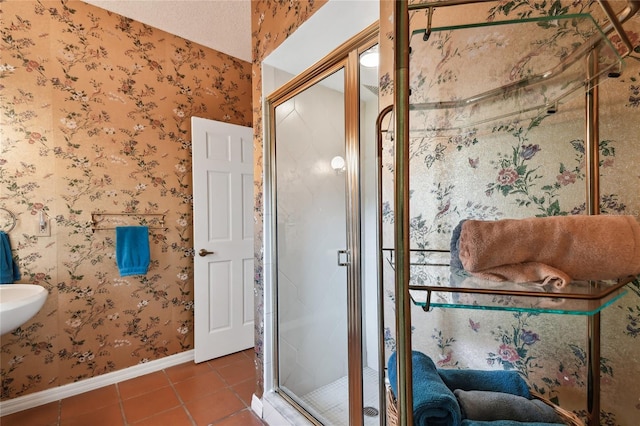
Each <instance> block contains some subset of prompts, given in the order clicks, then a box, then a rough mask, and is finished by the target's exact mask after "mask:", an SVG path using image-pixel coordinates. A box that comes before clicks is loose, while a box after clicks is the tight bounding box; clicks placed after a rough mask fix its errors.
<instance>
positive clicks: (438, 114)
mask: <svg viewBox="0 0 640 426" xmlns="http://www.w3.org/2000/svg"><path fill="white" fill-rule="evenodd" d="M425 33H426V30H416V31H414V32H413V33H412V35H411V40H410V43H409V45H410V52H411V53H410V55H411V56H410V70H409V75H410V83H409V84H410V87H411V95H410V97H409V109H410V129H412V130H414V129H420V130H446V129H459V128H469V127H471V126H474V125H478V124H481V123H486V122H489V121H494V120H498V119H503V118H507V117H512V116H515V115H518V118H532V117H536V116H540V115H544V114H550V113H554V112H555V111H556V110H558V108H559V105H560V104H561V103H562V102H563V101H565V100H566V98H567V97H568V96H569V95H571V94H572V93H574V92H576V91H578V89H581V88H583V89H584V88H585V87H586V85H587V84H588V83H589V82H591V83H592V84H598V83H600V82H602V81H603V80H605V78H606V76H607V75H608V73H609V72H613V71H619V67H620V66H621V61H622V59H621V57H620V55H619V54H618V52H617V50H616V49H615V48H614V47H613V46H612V45H611V43H610V41H609V39H608V38H607V37H606V35H605V34H604V33H603V32H602V30H601V29H600V27H598V24H597V23H596V22H595V21H594V20H593V18H592V17H591V15H588V14H573V15H563V16H561V17H558V16H552V17H540V18H530V19H522V20H512V21H499V22H486V23H481V24H474V25H464V26H452V27H440V28H433V29H432V30H431V32H430V35H429V37H428V39H427V40H426V41H425V40H424V36H425ZM523 34H526V35H527V36H526V37H524V36H523ZM591 52H597V64H598V66H597V72H595V73H593V75H589V68H590V67H589V61H588V56H589V55H590V53H591ZM462 83H464V84H462Z"/></svg>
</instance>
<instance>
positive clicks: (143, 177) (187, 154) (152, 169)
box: [0, 0, 251, 400]
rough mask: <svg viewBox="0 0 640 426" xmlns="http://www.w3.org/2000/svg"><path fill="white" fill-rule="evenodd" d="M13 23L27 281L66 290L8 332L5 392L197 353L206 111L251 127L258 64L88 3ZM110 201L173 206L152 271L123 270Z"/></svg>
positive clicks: (44, 4) (24, 12) (14, 14)
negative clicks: (194, 164) (197, 254)
mask: <svg viewBox="0 0 640 426" xmlns="http://www.w3.org/2000/svg"><path fill="white" fill-rule="evenodd" d="M1 19H2V22H1V24H0V28H1V31H2V42H1V45H0V46H1V49H2V59H1V60H0V78H1V80H0V108H1V109H2V118H1V119H0V120H1V121H0V137H1V144H2V145H1V150H0V164H1V166H2V167H1V168H0V191H1V192H0V205H1V206H4V207H6V208H8V209H10V210H11V211H12V212H14V213H15V214H16V216H17V217H18V222H17V226H16V228H15V229H14V230H13V231H12V232H11V233H10V239H11V243H12V247H13V249H14V253H13V254H14V256H15V257H16V259H17V260H18V263H19V265H20V269H21V272H22V280H21V282H29V283H35V284H39V285H42V286H44V287H46V288H47V290H48V291H49V293H50V294H49V297H48V299H47V302H46V304H45V306H44V308H43V309H42V310H41V311H40V313H39V314H37V315H36V316H35V317H34V318H33V320H31V321H29V322H28V323H27V324H25V325H24V326H23V327H21V328H19V329H18V330H16V331H15V332H13V333H11V334H6V335H3V336H2V337H1V340H0V343H1V352H0V356H1V373H2V399H3V400H4V399H9V398H14V397H17V396H21V395H25V394H28V393H31V392H35V391H40V390H44V389H48V388H52V387H55V386H58V385H63V384H66V383H70V382H74V381H78V380H81V379H85V378H89V377H94V376H97V375H100V374H103V373H107V372H111V371H114V370H118V369H121V368H125V367H129V366H132V365H135V364H138V363H142V362H147V361H151V360H155V359H159V358H162V357H164V356H167V355H172V354H176V353H179V352H182V351H185V350H189V349H192V348H193V273H192V269H193V259H192V256H193V248H192V228H191V223H192V218H191V209H192V206H191V199H192V195H191V141H190V138H191V135H190V117H191V116H194V115H195V116H200V117H205V118H210V119H214V120H219V121H226V122H231V123H235V124H241V125H245V126H250V125H251V71H250V66H251V65H250V64H249V63H247V62H244V61H241V60H238V59H235V58H232V57H230V56H228V55H225V54H222V53H220V52H216V51H213V50H211V49H208V48H204V47H202V46H199V45H196V44H194V43H191V42H188V41H186V40H184V39H181V38H178V37H176V36H173V35H171V34H167V33H165V32H162V31H159V30H156V29H154V28H151V27H147V26H145V25H142V24H140V23H137V22H134V21H132V20H129V19H125V18H123V17H121V16H118V15H115V14H111V13H108V12H106V11H104V10H102V9H99V8H96V7H93V6H89V5H87V4H85V3H82V2H79V1H23V0H20V1H17V0H16V1H13V0H11V1H5V2H3V3H2V17H1ZM41 211H44V212H46V214H47V215H48V216H49V217H50V218H51V223H52V234H51V237H41V238H37V237H35V236H34V228H35V226H34V224H35V220H36V217H38V215H39V212H41ZM95 211H104V212H133V213H164V212H166V217H165V226H166V229H154V230H152V232H151V233H152V235H151V236H150V239H151V240H150V242H151V266H150V268H149V271H148V273H147V274H146V275H144V276H130V277H120V276H119V273H118V269H117V266H116V262H115V257H114V254H115V245H114V242H115V234H114V231H113V230H103V231H96V232H92V229H91V224H90V221H91V213H92V212H95ZM138 219H139V220H145V219H146V220H149V219H151V217H150V216H148V217H145V216H141V217H138V218H136V217H133V218H131V220H133V221H137V220H138Z"/></svg>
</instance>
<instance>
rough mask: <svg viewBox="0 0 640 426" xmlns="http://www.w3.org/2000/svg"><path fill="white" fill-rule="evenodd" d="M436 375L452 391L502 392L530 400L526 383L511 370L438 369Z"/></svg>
mask: <svg viewBox="0 0 640 426" xmlns="http://www.w3.org/2000/svg"><path fill="white" fill-rule="evenodd" d="M438 374H439V375H440V377H441V378H442V381H443V382H444V384H445V385H447V387H448V388H449V389H451V390H452V391H454V390H456V389H461V390H464V391H471V390H478V391H491V392H503V393H508V394H511V395H518V396H521V397H523V398H527V399H529V398H531V394H530V393H529V386H528V385H527V382H525V381H524V379H523V378H522V377H521V376H520V374H518V373H517V372H516V371H513V370H455V369H440V370H438Z"/></svg>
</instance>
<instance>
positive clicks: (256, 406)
mask: <svg viewBox="0 0 640 426" xmlns="http://www.w3.org/2000/svg"><path fill="white" fill-rule="evenodd" d="M251 409H252V410H253V412H254V413H256V415H257V416H258V417H260V418H262V401H261V400H260V398H258V397H257V396H256V394H255V393H254V394H253V395H251Z"/></svg>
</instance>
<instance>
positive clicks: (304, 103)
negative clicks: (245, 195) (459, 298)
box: [265, 24, 383, 425]
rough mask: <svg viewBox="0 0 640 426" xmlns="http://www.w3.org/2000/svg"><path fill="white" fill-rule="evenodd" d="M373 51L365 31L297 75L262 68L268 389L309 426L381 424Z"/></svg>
mask: <svg viewBox="0 0 640 426" xmlns="http://www.w3.org/2000/svg"><path fill="white" fill-rule="evenodd" d="M375 53H377V24H372V25H370V26H369V27H367V28H366V29H365V30H364V31H362V32H361V33H359V34H358V35H357V36H355V37H354V38H352V39H350V40H349V41H347V42H346V43H344V44H343V45H341V46H340V47H338V48H337V49H335V50H334V51H333V52H331V53H330V54H329V55H328V56H326V57H325V58H323V59H322V60H321V61H320V62H318V63H317V64H316V65H314V66H312V67H311V68H310V69H308V70H307V71H305V72H303V73H301V74H298V75H292V74H290V73H287V72H285V71H283V70H281V69H276V68H273V69H270V70H269V72H270V74H269V75H270V78H271V79H272V83H273V84H274V86H275V87H278V89H277V90H276V91H274V92H273V93H271V94H270V95H269V96H268V98H267V102H266V107H265V112H266V115H267V116H268V124H267V120H265V122H266V124H267V134H268V135H269V136H268V146H269V155H268V157H269V158H268V160H266V161H265V164H267V165H268V170H267V173H268V174H267V178H266V182H267V185H266V187H267V188H266V190H267V192H268V193H269V196H268V197H267V199H268V200H269V202H270V205H269V206H265V207H266V209H265V211H266V212H269V214H270V221H269V225H268V228H267V234H268V237H267V238H270V241H271V244H270V245H269V247H270V248H271V249H270V250H269V251H270V253H271V255H272V256H273V257H272V259H271V264H272V265H273V266H272V270H271V273H270V275H269V276H270V278H271V284H272V293H273V299H272V302H273V322H272V324H273V333H270V334H271V335H272V336H273V342H272V343H273V352H272V353H273V388H274V389H275V390H276V391H277V393H278V394H279V395H280V396H281V397H282V398H284V399H285V400H286V401H287V402H288V403H289V404H291V405H293V406H294V407H297V408H298V409H299V411H300V412H301V413H303V415H304V416H305V417H306V418H307V419H308V420H309V422H311V423H313V424H327V425H329V424H330V425H349V424H364V425H377V424H380V418H381V416H380V415H379V413H380V412H381V408H380V407H381V405H380V399H381V398H382V396H383V393H382V392H381V391H380V389H381V386H380V383H381V382H382V377H383V368H381V365H380V363H381V356H380V352H381V351H380V348H381V336H380V333H379V330H380V321H381V319H380V315H379V303H380V302H379V300H380V299H379V295H378V282H377V277H378V265H377V256H376V253H377V248H378V242H377V223H378V218H377V206H378V201H377V184H376V182H377V180H376V179H377V178H376V176H377V171H376V165H377V150H376V117H377V115H378V97H377V80H378V77H377V67H376V66H375V65H377V61H374V64H373V65H374V66H365V65H366V62H364V61H362V60H361V59H362V58H363V57H364V56H370V55H372V54H375ZM362 63H365V65H362ZM265 146H267V143H265ZM265 217H268V216H267V215H265Z"/></svg>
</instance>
